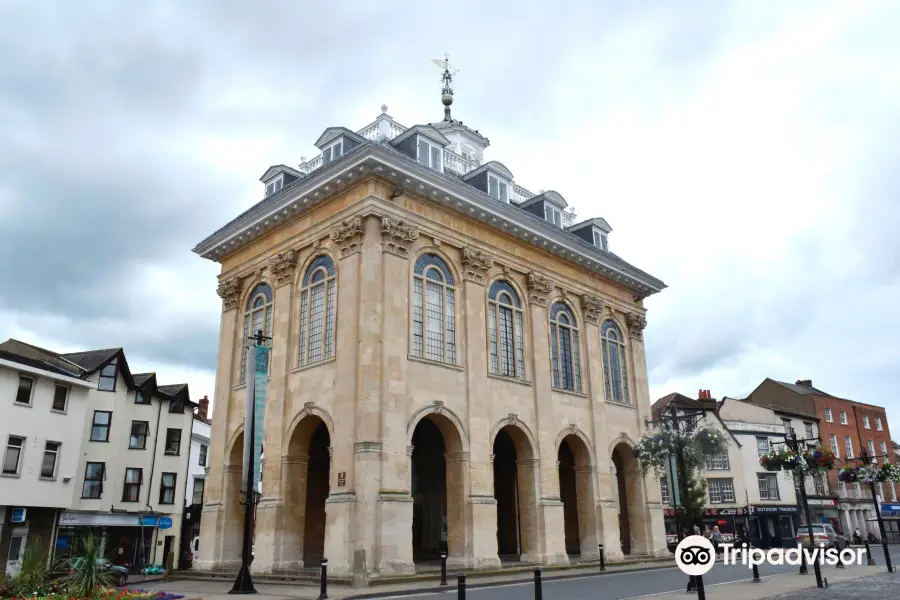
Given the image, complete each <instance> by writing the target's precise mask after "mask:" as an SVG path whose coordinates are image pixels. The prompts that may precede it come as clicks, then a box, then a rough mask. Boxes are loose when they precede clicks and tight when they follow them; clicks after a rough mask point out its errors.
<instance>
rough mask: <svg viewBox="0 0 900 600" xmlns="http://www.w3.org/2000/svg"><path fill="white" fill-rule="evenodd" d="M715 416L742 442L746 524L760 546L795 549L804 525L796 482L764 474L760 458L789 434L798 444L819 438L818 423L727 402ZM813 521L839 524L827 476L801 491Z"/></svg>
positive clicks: (811, 480) (787, 413)
mask: <svg viewBox="0 0 900 600" xmlns="http://www.w3.org/2000/svg"><path fill="white" fill-rule="evenodd" d="M718 414H719V417H721V419H722V421H723V422H724V423H725V425H726V426H727V427H728V429H729V430H730V431H731V433H732V434H733V435H734V436H735V438H737V440H738V441H739V442H740V447H741V461H742V462H743V468H744V473H745V482H744V483H745V485H744V488H745V493H746V498H745V499H744V503H745V506H746V516H747V524H748V527H749V531H750V535H751V537H752V539H753V541H754V543H755V544H757V545H759V546H760V547H768V546H778V545H784V544H793V543H795V542H794V540H795V539H796V534H797V528H798V527H799V525H800V524H801V523H804V522H805V521H806V517H805V515H803V509H802V507H801V506H800V504H801V503H800V502H799V500H798V493H797V489H796V487H795V486H796V484H795V481H794V479H792V478H791V476H790V474H789V473H787V472H785V471H777V472H771V471H766V470H765V469H763V468H762V466H761V465H760V464H759V458H760V456H762V455H764V454H767V453H768V452H769V451H770V450H772V449H774V448H777V447H778V446H779V445H781V444H783V443H784V439H785V437H784V436H785V434H786V433H789V432H790V431H791V430H793V431H794V432H795V433H796V434H797V437H798V438H800V439H816V438H818V437H819V427H818V419H817V418H816V417H815V416H814V415H806V414H799V413H795V412H791V411H786V410H783V409H780V408H777V409H771V408H766V407H763V406H758V405H755V404H750V403H748V402H744V401H742V400H735V399H733V398H725V399H723V400H722V401H721V402H720V403H719V404H718ZM805 489H806V492H807V495H808V497H809V505H810V512H811V513H812V518H813V521H814V522H823V521H828V522H831V520H832V519H837V498H834V497H831V496H830V495H829V490H828V483H827V480H826V478H825V477H822V476H817V477H815V478H808V479H807V481H806V486H805Z"/></svg>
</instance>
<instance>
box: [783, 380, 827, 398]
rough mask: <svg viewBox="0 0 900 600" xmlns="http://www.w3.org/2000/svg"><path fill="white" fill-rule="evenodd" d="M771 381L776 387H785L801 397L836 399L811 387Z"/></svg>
mask: <svg viewBox="0 0 900 600" xmlns="http://www.w3.org/2000/svg"><path fill="white" fill-rule="evenodd" d="M772 381H774V382H775V383H777V384H778V385H781V386H784V387H786V388H787V389H789V390H791V391H792V392H795V393H797V394H803V395H810V394H816V395H817V396H831V397H832V398H836V396H832V395H831V394H829V393H828V392H823V391H822V390H820V389H818V388H814V387H813V386H811V385H810V386H806V385H798V384H796V383H787V382H786V381H778V380H776V379H773V380H772Z"/></svg>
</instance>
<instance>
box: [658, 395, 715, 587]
mask: <svg viewBox="0 0 900 600" xmlns="http://www.w3.org/2000/svg"><path fill="white" fill-rule="evenodd" d="M705 417H706V412H705V411H703V410H699V411H693V412H690V413H688V412H684V413H683V414H681V415H679V414H678V409H677V408H676V406H675V402H670V403H669V414H665V413H663V414H660V416H659V421H648V420H644V424H645V425H646V426H648V427H649V426H650V425H661V426H662V427H663V428H665V429H669V430H675V432H677V433H678V434H679V435H678V436H677V439H678V440H679V441H678V445H679V446H678V448H677V451H678V452H677V455H676V457H675V470H676V473H675V475H677V479H678V490H679V494H680V496H681V503H682V505H683V506H684V514H685V517H686V519H685V520H686V522H687V524H686V529H690V528H691V527H692V525H693V523H692V521H693V518H692V517H691V510H692V507H691V498H690V494H689V488H688V474H687V467H686V465H685V463H684V452H683V450H684V448H683V447H682V446H681V444H683V442H682V441H681V440H682V437H683V436H682V434H685V433H689V432H691V431H693V429H694V427H696V425H697V421H698V420H699V419H703V418H705ZM669 469H670V471H671V469H672V466H671V461H670V465H669ZM674 483H675V482H673V484H674ZM672 488H673V491H674V488H675V486H674V485H673V486H672ZM675 528H676V534H677V536H678V541H679V542H680V541H681V540H683V539H684V537H685V535H684V532H683V531H682V529H681V521H680V520H679V519H678V505H677V504H676V505H675ZM688 535H691V532H688ZM702 590H703V576H702V575H698V576H696V577H694V576H693V575H691V576H689V577H688V584H687V589H686V591H688V592H692V591H700V593H701V595H703V592H702ZM704 597H705V595H704ZM701 600H702V599H701Z"/></svg>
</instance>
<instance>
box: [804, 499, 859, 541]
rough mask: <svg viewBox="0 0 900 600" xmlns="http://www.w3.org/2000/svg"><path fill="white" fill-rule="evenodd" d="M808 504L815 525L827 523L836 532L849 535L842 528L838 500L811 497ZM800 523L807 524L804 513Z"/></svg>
mask: <svg viewBox="0 0 900 600" xmlns="http://www.w3.org/2000/svg"><path fill="white" fill-rule="evenodd" d="M807 502H808V503H809V512H810V514H811V515H812V521H813V523H826V524H829V525H831V526H832V527H834V530H835V531H837V532H838V533H843V534H844V535H846V534H847V532H845V531H843V529H844V528H843V527H842V526H841V514H840V511H839V510H838V499H837V498H829V497H826V496H811V497H809V498H807ZM800 523H801V524H804V523H806V517H805V516H804V515H803V514H802V511H801V515H800Z"/></svg>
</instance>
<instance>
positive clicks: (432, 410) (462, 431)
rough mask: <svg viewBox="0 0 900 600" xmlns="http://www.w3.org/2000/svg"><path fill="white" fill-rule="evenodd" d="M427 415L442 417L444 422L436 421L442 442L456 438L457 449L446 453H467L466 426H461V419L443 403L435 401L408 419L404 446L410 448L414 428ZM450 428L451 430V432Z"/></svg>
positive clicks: (467, 437) (467, 436)
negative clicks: (457, 442) (457, 441)
mask: <svg viewBox="0 0 900 600" xmlns="http://www.w3.org/2000/svg"><path fill="white" fill-rule="evenodd" d="M429 415H438V416H440V417H444V419H445V420H442V419H438V421H437V423H436V425H437V426H438V429H440V431H441V435H443V436H444V440H447V439H451V440H452V439H454V436H456V437H457V438H458V439H459V447H458V448H454V449H453V450H451V449H449V448H448V450H447V451H448V452H466V453H468V452H469V433H468V432H467V431H466V426H465V425H464V424H463V421H462V419H460V418H459V415H457V414H456V413H455V412H453V411H452V410H450V409H449V408H447V407H445V406H444V403H443V402H441V401H439V400H436V401H435V402H434V404H432V405H430V406H423V407H422V408H420V409H419V410H417V411H416V412H414V413H413V415H412V417H410V418H409V421H408V422H407V424H406V444H407V446H412V445H413V442H412V438H413V434H414V433H415V430H416V426H418V424H419V422H421V421H422V419H424V418H426V417H428V416H429ZM451 428H452V430H451Z"/></svg>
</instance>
